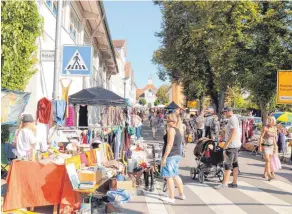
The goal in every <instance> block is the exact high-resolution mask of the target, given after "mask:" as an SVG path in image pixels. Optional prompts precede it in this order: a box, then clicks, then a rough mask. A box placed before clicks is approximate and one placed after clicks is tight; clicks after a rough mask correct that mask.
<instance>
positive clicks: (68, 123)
mask: <svg viewBox="0 0 292 214" xmlns="http://www.w3.org/2000/svg"><path fill="white" fill-rule="evenodd" d="M74 114H75V113H74V107H73V106H70V105H69V106H68V117H67V118H66V120H65V126H66V127H72V126H74V122H75V121H74V118H75V115H74Z"/></svg>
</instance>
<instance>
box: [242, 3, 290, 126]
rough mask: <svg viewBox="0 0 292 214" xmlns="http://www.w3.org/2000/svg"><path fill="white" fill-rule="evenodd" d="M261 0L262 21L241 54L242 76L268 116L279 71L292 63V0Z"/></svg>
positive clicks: (257, 24) (273, 104)
mask: <svg viewBox="0 0 292 214" xmlns="http://www.w3.org/2000/svg"><path fill="white" fill-rule="evenodd" d="M258 4H259V11H258V15H259V21H258V22H257V23H256V25H254V27H253V28H252V36H253V39H252V44H251V45H250V46H248V47H247V48H245V49H244V52H242V55H241V56H240V57H241V59H242V61H243V62H245V63H244V68H245V72H243V73H242V75H241V76H240V78H241V83H242V84H243V85H242V86H243V87H245V88H247V89H248V90H249V91H251V93H252V94H253V95H254V97H255V99H256V101H257V102H258V103H259V105H260V107H261V110H262V112H263V113H264V116H266V115H267V111H271V110H272V109H274V108H275V106H276V105H275V94H276V84H277V71H278V70H288V69H291V67H292V28H291V22H292V3H291V2H280V1H273V2H268V1H267V2H259V3H258ZM264 121H265V120H264Z"/></svg>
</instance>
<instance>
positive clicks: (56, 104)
mask: <svg viewBox="0 0 292 214" xmlns="http://www.w3.org/2000/svg"><path fill="white" fill-rule="evenodd" d="M65 112H66V101H65V100H53V115H54V123H55V124H56V125H57V126H64V124H65Z"/></svg>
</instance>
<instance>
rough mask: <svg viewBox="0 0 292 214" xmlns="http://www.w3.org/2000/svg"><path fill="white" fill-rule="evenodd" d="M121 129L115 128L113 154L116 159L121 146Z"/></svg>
mask: <svg viewBox="0 0 292 214" xmlns="http://www.w3.org/2000/svg"><path fill="white" fill-rule="evenodd" d="M121 133H122V132H121V130H120V129H117V130H115V134H116V137H115V140H114V144H115V148H114V154H115V159H116V160H118V159H119V153H120V147H121Z"/></svg>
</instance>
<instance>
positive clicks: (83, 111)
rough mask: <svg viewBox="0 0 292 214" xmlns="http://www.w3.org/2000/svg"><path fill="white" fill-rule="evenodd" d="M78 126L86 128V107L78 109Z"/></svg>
mask: <svg viewBox="0 0 292 214" xmlns="http://www.w3.org/2000/svg"><path fill="white" fill-rule="evenodd" d="M78 124H79V126H88V111H87V106H80V108H79V123H78Z"/></svg>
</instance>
